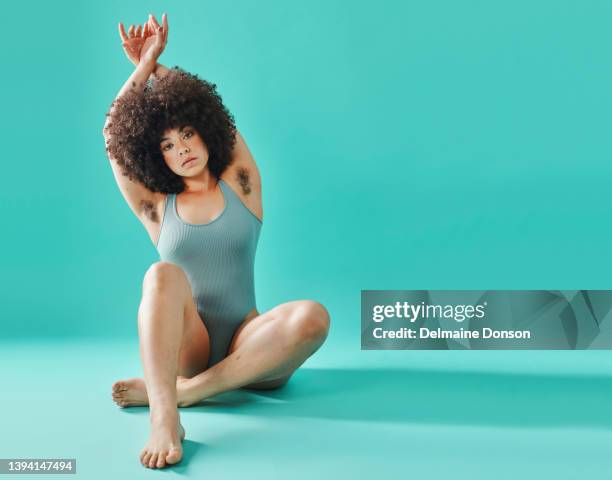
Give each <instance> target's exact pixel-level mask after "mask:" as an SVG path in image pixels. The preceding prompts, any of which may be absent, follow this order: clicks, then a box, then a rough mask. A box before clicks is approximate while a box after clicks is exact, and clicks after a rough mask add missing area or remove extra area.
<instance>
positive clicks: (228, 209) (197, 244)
mask: <svg viewBox="0 0 612 480" xmlns="http://www.w3.org/2000/svg"><path fill="white" fill-rule="evenodd" d="M219 186H220V187H221V192H222V193H223V199H224V207H223V211H222V212H221V214H220V215H219V216H218V217H217V218H215V219H214V220H212V221H210V222H208V223H202V224H192V223H187V222H185V221H184V220H183V219H181V218H180V217H179V216H178V212H177V210H176V194H173V193H171V194H168V195H167V196H166V204H165V207H164V217H163V219H162V224H161V227H160V233H159V238H158V241H157V251H158V252H159V256H160V259H161V260H162V261H165V262H171V263H174V264H176V265H178V266H179V267H181V268H182V269H183V271H184V272H185V273H186V274H187V278H188V279H189V283H190V284H191V290H192V295H193V299H194V301H195V303H196V305H197V307H198V312H199V314H200V316H201V317H202V319H203V320H204V324H205V325H206V329H207V330H208V334H209V337H210V357H209V361H208V366H209V367H211V366H213V365H214V364H215V363H218V362H219V361H221V360H222V359H223V358H225V356H227V353H228V352H227V350H228V348H229V345H230V343H231V341H232V338H233V336H234V333H235V331H236V330H237V328H238V327H239V326H240V324H241V323H242V321H243V320H244V318H245V317H246V315H247V314H248V313H249V312H250V311H251V310H252V309H253V308H255V286H254V278H253V267H254V263H255V250H256V249H257V242H258V240H259V232H260V230H261V225H262V223H261V221H260V220H259V219H258V218H257V217H256V216H255V215H254V214H253V213H252V212H251V211H250V210H249V209H248V208H247V207H246V206H245V205H244V204H243V203H242V200H240V198H239V197H238V195H237V194H236V193H235V192H234V190H233V189H232V188H231V187H230V186H229V185H228V184H226V183H225V182H224V181H223V180H221V179H220V180H219Z"/></svg>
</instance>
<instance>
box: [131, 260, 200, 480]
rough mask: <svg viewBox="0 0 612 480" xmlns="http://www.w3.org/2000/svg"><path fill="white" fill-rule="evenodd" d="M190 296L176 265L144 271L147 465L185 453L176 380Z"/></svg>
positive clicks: (141, 323)
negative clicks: (147, 422) (147, 430)
mask: <svg viewBox="0 0 612 480" xmlns="http://www.w3.org/2000/svg"><path fill="white" fill-rule="evenodd" d="M190 294H191V289H190V286H189V282H188V280H187V278H186V276H185V274H184V272H183V271H182V270H181V269H180V268H179V267H178V266H176V265H173V264H171V263H165V262H158V263H155V264H154V265H152V266H151V268H149V270H148V271H147V273H146V275H145V279H144V282H143V296H142V301H141V303H140V307H139V310H138V333H139V337H140V356H141V359H142V365H143V370H144V381H145V384H146V391H147V395H148V402H149V405H150V416H151V435H150V437H149V440H148V442H147V444H146V445H145V447H144V448H143V450H142V452H141V455H140V460H141V463H142V464H143V465H145V466H147V467H150V468H156V467H157V468H162V467H164V466H166V465H167V464H174V463H177V462H179V461H180V460H181V458H182V456H183V450H182V446H181V441H182V440H183V438H184V436H185V433H184V429H183V427H182V425H181V424H180V419H179V413H178V410H177V403H178V400H177V389H176V382H177V375H178V369H179V354H180V353H181V346H182V345H183V342H184V333H185V330H186V321H185V318H186V317H187V315H186V310H187V306H188V305H189V302H190V301H192V299H191V296H190ZM202 328H203V327H202Z"/></svg>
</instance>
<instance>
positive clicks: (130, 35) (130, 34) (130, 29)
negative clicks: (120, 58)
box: [128, 25, 134, 38]
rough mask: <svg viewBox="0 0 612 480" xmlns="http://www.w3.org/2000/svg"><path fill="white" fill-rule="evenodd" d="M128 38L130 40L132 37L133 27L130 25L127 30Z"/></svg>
mask: <svg viewBox="0 0 612 480" xmlns="http://www.w3.org/2000/svg"><path fill="white" fill-rule="evenodd" d="M128 36H129V37H130V38H132V37H133V36H134V25H130V28H128Z"/></svg>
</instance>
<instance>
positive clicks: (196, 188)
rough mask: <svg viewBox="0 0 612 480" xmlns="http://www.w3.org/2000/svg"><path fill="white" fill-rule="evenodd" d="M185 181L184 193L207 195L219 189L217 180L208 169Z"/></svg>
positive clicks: (186, 178)
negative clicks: (206, 193)
mask: <svg viewBox="0 0 612 480" xmlns="http://www.w3.org/2000/svg"><path fill="white" fill-rule="evenodd" d="M183 181H184V182H185V190H183V193H205V192H210V191H213V190H215V189H216V188H217V179H216V178H215V177H214V176H213V175H212V174H211V173H210V172H209V171H208V167H206V168H204V170H202V171H201V172H200V173H198V174H197V175H195V176H193V177H183Z"/></svg>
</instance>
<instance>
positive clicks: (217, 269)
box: [103, 14, 329, 468]
mask: <svg viewBox="0 0 612 480" xmlns="http://www.w3.org/2000/svg"><path fill="white" fill-rule="evenodd" d="M119 33H120V36H121V40H122V46H123V48H124V51H125V53H126V55H127V56H128V58H129V59H130V60H131V61H132V62H133V63H134V65H135V66H136V68H135V70H134V72H133V73H132V74H131V75H130V77H129V78H128V79H127V81H126V82H125V84H124V85H123V87H122V88H121V90H120V91H119V93H118V95H117V98H116V99H115V101H114V102H113V104H112V105H111V109H110V111H109V113H108V114H107V121H106V124H105V126H104V130H103V133H104V137H105V140H106V150H107V152H108V156H109V159H110V163H111V167H112V169H113V173H114V176H115V179H116V181H117V184H118V186H119V189H120V191H121V193H122V194H123V196H124V197H125V199H126V201H127V203H128V205H129V206H130V208H131V209H132V211H133V212H134V213H135V214H136V216H137V217H138V219H139V220H140V221H141V222H142V224H143V225H144V227H145V229H146V231H147V232H148V234H149V236H150V238H151V241H152V242H153V243H154V244H155V245H156V248H157V249H158V252H159V254H160V259H161V261H160V262H157V263H155V264H153V265H152V266H151V267H150V268H149V269H148V271H147V272H146V274H145V276H144V281H143V288H142V300H141V303H140V306H139V309H138V333H139V339H140V340H139V342H140V355H141V360H142V363H143V370H144V380H143V379H140V378H132V379H127V380H121V381H118V382H116V383H115V384H114V385H113V388H112V396H113V399H114V401H115V402H116V403H117V404H118V405H119V406H121V407H129V406H133V405H150V415H151V427H152V429H151V434H150V438H149V441H148V442H147V444H146V445H145V447H144V448H143V450H142V452H141V455H140V460H141V463H142V464H143V465H145V466H147V467H150V468H156V467H157V468H161V467H164V466H166V465H168V464H174V463H177V462H179V461H180V460H181V458H182V453H183V452H182V446H181V441H182V439H183V438H184V435H185V433H184V429H183V427H182V425H181V423H180V419H179V413H178V410H177V407H185V406H189V405H193V404H195V403H197V402H199V401H200V400H202V399H205V398H207V397H210V396H212V395H215V394H218V393H221V392H224V391H227V390H231V389H236V388H242V387H244V388H251V389H270V388H277V387H280V386H281V385H284V384H285V383H286V382H287V380H288V379H289V377H290V376H291V375H292V373H293V372H294V371H295V370H296V369H297V368H298V367H299V366H300V365H301V364H302V363H303V362H304V361H305V360H306V359H307V358H308V357H309V356H310V355H312V354H313V353H314V352H315V351H316V350H317V349H318V348H319V347H320V346H321V345H322V343H323V342H324V340H325V338H326V337H327V333H328V329H329V315H328V313H327V311H326V309H325V308H324V307H323V306H322V305H321V304H320V303H317V302H315V301H311V300H298V301H293V302H288V303H283V304H281V305H278V306H276V307H275V308H273V309H271V310H269V311H267V312H264V313H260V312H258V311H257V308H256V306H255V294H254V285H253V263H254V258H255V249H256V246H257V243H258V238H259V232H260V228H261V226H262V214H263V210H262V203H261V181H260V177H259V171H258V169H257V165H256V164H255V161H254V160H253V157H252V156H251V153H250V152H249V149H248V148H247V146H246V144H245V142H244V139H243V138H242V136H241V135H240V134H239V133H238V132H237V131H236V128H235V125H234V120H233V118H232V116H231V114H230V113H229V112H228V111H227V110H226V108H225V107H224V106H223V104H222V102H221V98H220V97H219V95H218V94H217V92H216V88H215V86H214V85H213V84H210V83H208V82H206V81H204V80H201V79H199V78H198V77H197V76H196V75H191V74H189V73H187V72H184V71H183V70H181V69H179V68H178V67H174V68H173V69H171V70H170V69H167V68H165V67H164V66H162V65H160V64H158V63H157V60H158V58H159V56H160V55H161V53H162V52H163V50H164V48H165V45H166V42H167V39H168V19H167V17H166V15H165V14H164V15H163V17H162V26H160V25H159V23H158V22H157V20H156V19H155V17H153V16H152V15H149V19H148V21H147V22H146V23H145V24H144V25H143V26H140V25H139V26H138V27H136V28H134V26H133V25H132V26H130V28H129V30H128V32H127V33H126V32H125V29H124V27H123V25H122V24H121V23H120V24H119ZM150 77H151V78H150ZM149 80H151V81H150V82H149Z"/></svg>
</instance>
